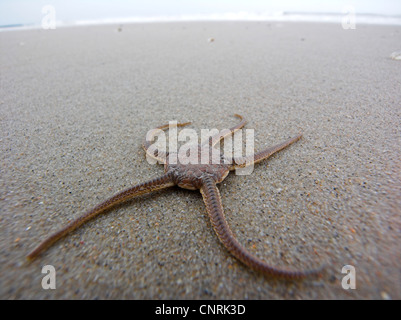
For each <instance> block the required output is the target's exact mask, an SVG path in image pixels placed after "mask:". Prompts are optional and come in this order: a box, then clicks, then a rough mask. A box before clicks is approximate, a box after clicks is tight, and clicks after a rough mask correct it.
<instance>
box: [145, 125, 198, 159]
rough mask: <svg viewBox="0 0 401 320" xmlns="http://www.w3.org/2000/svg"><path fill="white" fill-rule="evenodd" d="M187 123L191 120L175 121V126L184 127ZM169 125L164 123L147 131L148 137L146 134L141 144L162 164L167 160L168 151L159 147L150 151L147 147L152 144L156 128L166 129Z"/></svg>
mask: <svg viewBox="0 0 401 320" xmlns="http://www.w3.org/2000/svg"><path fill="white" fill-rule="evenodd" d="M189 124H191V122H185V123H177V127H185V126H187V125H189ZM169 127H170V124H165V125H162V126H160V127H157V128H154V129H152V130H150V131H149V133H148V135H149V137H148V136H146V137H145V141H144V142H143V144H142V147H143V149H144V150H145V152H146V153H147V154H148V155H149V156H150V157H152V158H153V159H156V160H157V161H159V162H161V163H164V164H165V163H166V162H167V156H168V152H166V151H163V150H159V149H154V150H152V151H150V150H149V148H150V146H151V145H152V143H151V141H153V138H154V137H155V135H156V133H157V132H158V130H166V129H168V128H169Z"/></svg>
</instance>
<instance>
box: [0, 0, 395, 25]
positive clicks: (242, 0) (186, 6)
mask: <svg viewBox="0 0 401 320" xmlns="http://www.w3.org/2000/svg"><path fill="white" fill-rule="evenodd" d="M45 5H52V6H54V8H55V10H56V15H57V20H62V21H66V22H71V21H76V20H99V19H106V18H124V17H135V16H139V17H147V16H177V15H183V14H191V15H194V14H204V15H206V14H213V13H225V12H240V11H246V12H250V13H258V12H269V13H274V12H279V11H300V12H324V13H326V12H334V13H341V12H342V10H343V8H344V7H347V6H353V7H354V8H355V11H356V13H357V14H358V13H376V14H384V15H401V0H353V1H349V0H279V1H278V0H276V1H269V0H131V1H128V0H0V25H7V24H17V23H23V24H27V23H35V24H37V23H40V21H41V19H42V17H43V14H42V7H43V6H45Z"/></svg>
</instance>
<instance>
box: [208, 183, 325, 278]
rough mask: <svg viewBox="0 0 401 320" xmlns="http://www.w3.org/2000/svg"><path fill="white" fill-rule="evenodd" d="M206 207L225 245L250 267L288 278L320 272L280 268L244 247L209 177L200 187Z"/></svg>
mask: <svg viewBox="0 0 401 320" xmlns="http://www.w3.org/2000/svg"><path fill="white" fill-rule="evenodd" d="M200 191H201V193H202V196H203V200H204V202H205V205H206V209H207V212H208V215H209V218H210V221H211V222H212V225H213V228H214V231H215V232H216V234H217V236H218V237H219V239H220V241H221V242H222V243H223V245H224V246H225V247H226V248H227V249H228V251H230V253H231V254H232V255H233V256H235V257H236V258H237V259H238V260H240V261H241V262H243V263H244V264H246V265H247V266H249V267H250V268H252V269H254V270H256V271H259V272H262V273H264V274H268V275H273V276H280V277H283V278H288V279H301V278H304V277H306V276H309V275H313V274H316V273H318V271H317V270H307V271H295V270H286V269H278V268H275V267H272V266H270V265H269V264H267V263H266V262H264V261H262V260H261V259H259V258H257V257H255V256H254V255H252V254H251V253H250V252H249V251H248V250H247V249H246V248H245V247H243V246H242V245H241V244H240V243H239V242H238V241H237V239H236V238H235V237H234V235H233V233H232V231H231V229H230V227H229V225H228V223H227V221H226V218H225V217H224V212H223V206H222V204H221V198H220V193H219V190H218V188H217V186H216V183H215V182H214V181H213V180H212V179H210V178H207V179H205V181H204V184H203V186H202V188H201V189H200Z"/></svg>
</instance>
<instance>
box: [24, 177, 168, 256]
mask: <svg viewBox="0 0 401 320" xmlns="http://www.w3.org/2000/svg"><path fill="white" fill-rule="evenodd" d="M173 185H175V183H174V182H173V180H172V176H171V174H165V175H163V176H161V177H158V178H155V179H152V180H150V181H147V182H144V183H140V184H138V185H136V186H134V187H132V188H129V189H126V190H124V191H121V192H119V193H117V194H116V195H114V196H113V197H111V198H109V199H107V200H105V201H103V202H102V203H100V204H98V205H97V206H96V207H94V208H93V209H91V210H89V211H87V212H86V213H85V214H83V215H82V216H80V217H79V218H77V219H75V220H74V221H72V222H70V223H69V224H68V225H67V226H65V227H64V228H62V229H61V230H59V231H57V232H56V233H54V234H52V235H51V236H50V237H48V238H47V239H45V240H44V241H43V242H42V243H41V244H40V245H39V246H38V247H36V249H35V250H33V251H32V252H31V253H30V254H29V255H28V256H27V258H28V260H33V259H35V258H36V257H37V256H38V255H39V254H40V253H41V252H43V251H44V250H46V249H47V248H49V247H50V246H51V245H52V244H54V243H55V242H56V241H58V240H59V239H61V238H62V237H64V236H66V235H67V234H68V233H71V232H72V231H74V230H75V229H77V228H78V227H80V226H81V225H82V224H84V223H85V222H87V221H89V220H91V219H93V218H94V217H96V216H98V215H99V214H101V213H104V212H105V211H106V210H109V209H111V208H113V207H115V206H116V205H118V204H120V203H123V202H125V201H127V200H130V199H132V198H134V197H137V196H140V195H143V194H146V193H150V192H152V191H156V190H160V189H164V188H167V187H170V186H173Z"/></svg>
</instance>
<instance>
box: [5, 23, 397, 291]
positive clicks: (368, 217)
mask: <svg viewBox="0 0 401 320" xmlns="http://www.w3.org/2000/svg"><path fill="white" fill-rule="evenodd" d="M400 44H401V27H400V26H369V25H359V24H358V25H357V26H356V29H355V30H344V29H343V28H342V27H341V25H340V24H322V23H275V22H180V23H149V24H139V23H138V24H127V25H123V26H118V25H104V26H86V27H83V26H82V27H69V28H58V29H56V30H20V31H7V32H0V70H1V72H0V83H1V85H0V122H1V126H0V130H1V137H0V139H1V143H0V148H1V152H0V157H1V175H0V178H1V179H0V196H1V201H0V211H1V217H0V219H1V220H0V298H2V299H401V287H400V283H401V267H400V266H401V216H400V212H401V160H400V159H401V140H400V137H401V109H400V106H401V90H400V88H401V61H397V60H394V59H391V58H390V56H391V54H392V53H393V52H396V51H400V50H401V47H400ZM234 113H238V114H241V115H243V116H244V117H245V118H246V119H247V121H248V123H247V125H246V128H248V129H254V130H255V148H256V150H261V149H263V148H266V147H268V146H271V145H273V144H276V143H279V142H281V141H283V140H285V139H287V138H289V137H291V136H294V135H296V134H297V133H299V132H303V138H302V139H301V140H300V141H298V142H297V143H295V144H293V145H292V146H290V147H289V148H287V149H285V150H283V151H281V152H280V153H277V154H276V155H274V156H273V157H271V158H270V159H269V160H267V161H264V162H261V163H259V164H257V165H255V168H254V171H253V173H252V175H249V176H237V175H235V174H231V175H230V176H229V177H227V179H226V180H224V181H223V183H221V184H220V185H219V189H220V192H221V197H222V202H223V205H224V209H225V214H226V218H227V220H228V222H229V224H230V226H231V228H232V230H233V232H234V234H235V235H236V237H237V239H238V241H239V242H240V243H242V244H243V245H244V246H245V247H246V248H247V249H248V250H249V251H251V252H252V253H253V254H254V255H256V256H258V257H260V258H262V259H263V260H265V261H267V262H269V263H270V264H271V265H274V266H277V267H282V268H290V269H296V270H304V269H309V268H315V267H318V266H320V265H322V264H325V265H326V267H325V268H324V271H323V273H322V275H321V277H319V278H310V279H309V278H307V279H305V280H303V281H287V280H280V279H276V278H272V277H267V276H264V275H261V274H259V273H257V272H254V271H252V270H250V269H249V268H248V267H246V266H245V265H243V264H242V263H240V262H239V261H237V260H236V259H235V258H233V257H232V256H231V255H230V254H229V252H228V251H227V250H226V249H225V248H224V247H223V246H222V245H221V243H220V242H219V239H218V237H217V236H216V234H215V233H214V231H213V228H212V226H211V223H210V221H209V219H208V216H207V212H206V209H205V206H204V204H203V201H202V197H201V195H200V193H199V192H197V191H190V190H183V189H179V188H177V187H173V188H170V189H166V190H163V191H159V192H156V193H154V194H151V195H147V196H143V197H140V198H138V199H135V200H133V201H130V202H128V203H127V204H125V205H123V206H120V207H118V208H116V209H115V210H112V211H110V212H108V213H107V214H105V215H102V216H100V217H98V218H96V219H94V220H93V221H90V222H89V223H87V224H86V225H85V226H83V227H81V228H80V229H78V230H76V231H75V232H73V233H72V234H71V235H69V236H67V237H65V238H64V239H62V240H61V241H59V242H57V243H56V244H55V245H54V246H52V247H51V248H50V249H49V250H48V251H46V252H45V253H43V254H42V255H41V256H40V257H39V258H38V259H37V260H35V261H33V262H32V263H30V264H26V263H25V257H26V255H27V254H28V253H29V252H30V251H31V250H32V249H34V247H35V246H36V245H38V244H39V242H40V241H41V240H43V239H44V238H45V237H46V236H48V235H49V234H50V233H52V232H54V231H56V230H58V229H59V228H61V227H62V226H64V225H65V224H67V223H68V222H69V221H71V220H72V219H73V218H76V217H78V216H79V215H81V214H82V213H83V212H84V211H86V210H87V209H90V208H91V207H93V206H94V205H96V204H98V203H99V202H101V201H103V200H105V199H106V198H108V197H110V196H112V195H113V194H115V193H117V192H118V191H121V190H123V189H125V188H128V187H130V186H133V185H135V184H137V183H140V182H144V181H146V180H149V179H152V178H154V177H157V176H160V175H161V174H162V173H163V167H162V166H161V165H151V164H149V163H148V162H147V161H146V158H145V155H144V151H143V149H142V141H143V139H144V137H145V135H146V133H147V132H148V130H150V129H151V128H154V127H156V126H159V125H162V124H165V123H167V122H168V121H170V120H177V121H178V122H186V121H192V124H191V126H190V128H192V129H195V130H197V131H199V132H200V130H201V129H205V128H208V129H211V128H218V129H224V128H228V127H230V126H232V125H233V124H235V123H237V122H238V119H236V118H235V117H234ZM44 265H52V266H54V268H55V270H56V281H57V287H56V289H55V290H45V289H43V288H42V285H41V281H42V278H43V277H44V276H45V275H44V274H42V273H41V271H42V267H43V266H44ZM346 265H351V266H353V267H354V268H355V274H356V288H355V289H348V290H346V289H344V288H343V287H342V285H341V284H342V279H343V277H344V276H345V274H342V273H341V271H342V268H343V267H344V266H346Z"/></svg>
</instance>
